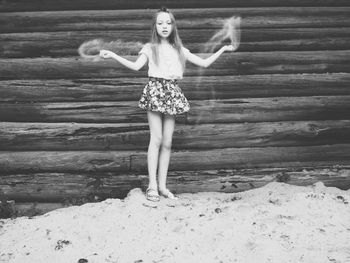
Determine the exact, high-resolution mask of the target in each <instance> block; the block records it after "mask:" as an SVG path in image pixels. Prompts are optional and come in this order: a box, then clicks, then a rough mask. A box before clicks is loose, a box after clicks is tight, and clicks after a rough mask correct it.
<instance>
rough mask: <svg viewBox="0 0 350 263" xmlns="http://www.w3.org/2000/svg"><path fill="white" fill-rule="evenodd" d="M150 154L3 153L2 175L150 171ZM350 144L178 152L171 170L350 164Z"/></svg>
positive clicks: (121, 152)
mask: <svg viewBox="0 0 350 263" xmlns="http://www.w3.org/2000/svg"><path fill="white" fill-rule="evenodd" d="M146 155H147V152H146V151H143V152H142V151H137V152H135V151H60V152H57V151H33V152H6V151H1V152H0V174H1V175H5V174H13V173H65V172H70V173H79V172H88V173H98V172H113V173H115V174H123V173H125V172H135V173H136V174H140V173H141V174H143V173H146V172H147V156H146ZM349 164H350V144H334V145H318V146H300V147H251V148H225V149H214V150H205V151H198V150H197V151H196V150H193V151H175V152H174V153H173V154H172V158H171V162H170V166H169V170H170V171H187V170H206V169H238V168H242V169H243V168H252V169H253V168H278V167H303V166H304V167H305V166H324V165H326V166H329V165H331V166H332V165H349Z"/></svg>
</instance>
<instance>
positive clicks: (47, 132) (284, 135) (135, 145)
mask: <svg viewBox="0 0 350 263" xmlns="http://www.w3.org/2000/svg"><path fill="white" fill-rule="evenodd" d="M148 143H149V128H148V124H147V123H135V124H110V123H104V124H80V123H13V122H9V123H6V122H5V123H2V125H1V126H0V148H1V150H3V151H45V150H46V151H89V150H90V151H102V150H112V151H117V150H119V151H121V150H134V151H136V150H143V151H147V147H148ZM341 143H350V121H349V120H336V121H297V122H261V123H244V124H242V123H235V124H202V125H178V126H177V127H176V129H175V132H174V136H173V145H172V148H173V149H174V150H189V149H202V150H203V149H222V148H227V147H229V148H235V147H271V146H276V147H277V146H307V145H323V144H341Z"/></svg>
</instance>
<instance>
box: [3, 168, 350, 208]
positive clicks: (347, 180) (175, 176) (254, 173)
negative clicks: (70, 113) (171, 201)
mask: <svg viewBox="0 0 350 263" xmlns="http://www.w3.org/2000/svg"><path fill="white" fill-rule="evenodd" d="M167 182H168V187H169V188H170V189H171V190H173V191H175V192H176V193H179V194H180V193H197V192H225V193H236V192H241V191H246V190H251V189H253V188H258V187H262V186H264V185H266V184H267V183H270V182H283V183H288V184H292V185H300V186H307V185H311V184H313V183H316V182H323V183H324V184H325V185H326V186H328V187H338V188H340V189H343V190H347V189H349V188H350V168H349V167H346V166H339V167H332V166H329V167H327V166H325V167H301V168H293V167H289V168H288V167H285V168H259V169H231V170H230V169H227V170H225V169H221V170H200V171H176V172H174V171H170V172H169V174H168V180H167ZM147 185H148V176H147V175H145V174H143V175H134V174H126V175H115V174H114V173H101V174H93V175H92V174H85V173H79V174H71V173H36V174H9V175H6V176H2V181H1V184H0V187H1V188H2V189H4V194H5V196H6V197H7V198H8V199H11V200H15V204H16V206H17V204H18V203H19V202H23V203H26V202H27V203H29V202H40V203H41V202H42V203H45V202H46V203H47V202H52V203H61V204H62V205H63V204H65V205H77V204H81V203H86V202H96V201H101V200H104V199H106V198H124V197H125V196H126V195H127V193H128V192H129V191H130V190H132V189H134V188H141V189H143V191H144V190H145V189H146V187H147Z"/></svg>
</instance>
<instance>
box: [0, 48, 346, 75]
mask: <svg viewBox="0 0 350 263" xmlns="http://www.w3.org/2000/svg"><path fill="white" fill-rule="evenodd" d="M198 55H199V56H201V57H203V58H205V57H207V54H198ZM126 58H127V59H130V60H132V61H135V60H136V57H135V56H126ZM2 62H3V63H1V64H0V80H10V79H62V78H63V79H77V78H113V77H142V76H143V77H145V76H146V75H147V73H146V66H145V67H144V68H143V69H142V70H141V71H131V70H130V69H127V68H125V67H124V66H122V65H120V64H118V63H117V62H116V61H112V60H111V59H110V60H103V61H100V62H92V61H88V60H85V59H79V58H56V59H53V58H34V59H28V58H27V59H3V60H2ZM337 72H342V73H349V72H350V51H349V50H341V51H339V50H336V51H295V52H287V51H285V52H282V51H275V52H241V53H239V52H238V53H237V52H234V53H225V54H224V55H222V57H220V59H219V60H217V61H216V62H215V63H214V64H213V65H211V67H210V68H207V69H203V68H199V67H197V66H193V65H191V64H189V65H188V67H187V70H186V73H185V75H186V76H203V75H205V76H213V75H215V76H227V75H250V74H296V73H337Z"/></svg>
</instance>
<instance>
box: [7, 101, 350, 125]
mask: <svg viewBox="0 0 350 263" xmlns="http://www.w3.org/2000/svg"><path fill="white" fill-rule="evenodd" d="M349 102H350V96H313V97H271V98H246V99H227V100H202V101H198V100H194V101H190V105H191V110H190V111H189V113H186V114H181V115H177V116H176V118H177V122H178V123H186V124H201V123H237V122H238V123H242V122H264V121H269V122H270V121H306V120H347V119H349V118H350V103H349ZM0 121H3V122H4V121H10V122H79V123H85V122H93V123H106V122H109V123H140V122H141V123H146V122H147V116H146V114H145V111H144V110H142V109H140V108H138V106H137V101H121V102H66V103H1V104H0Z"/></svg>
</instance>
